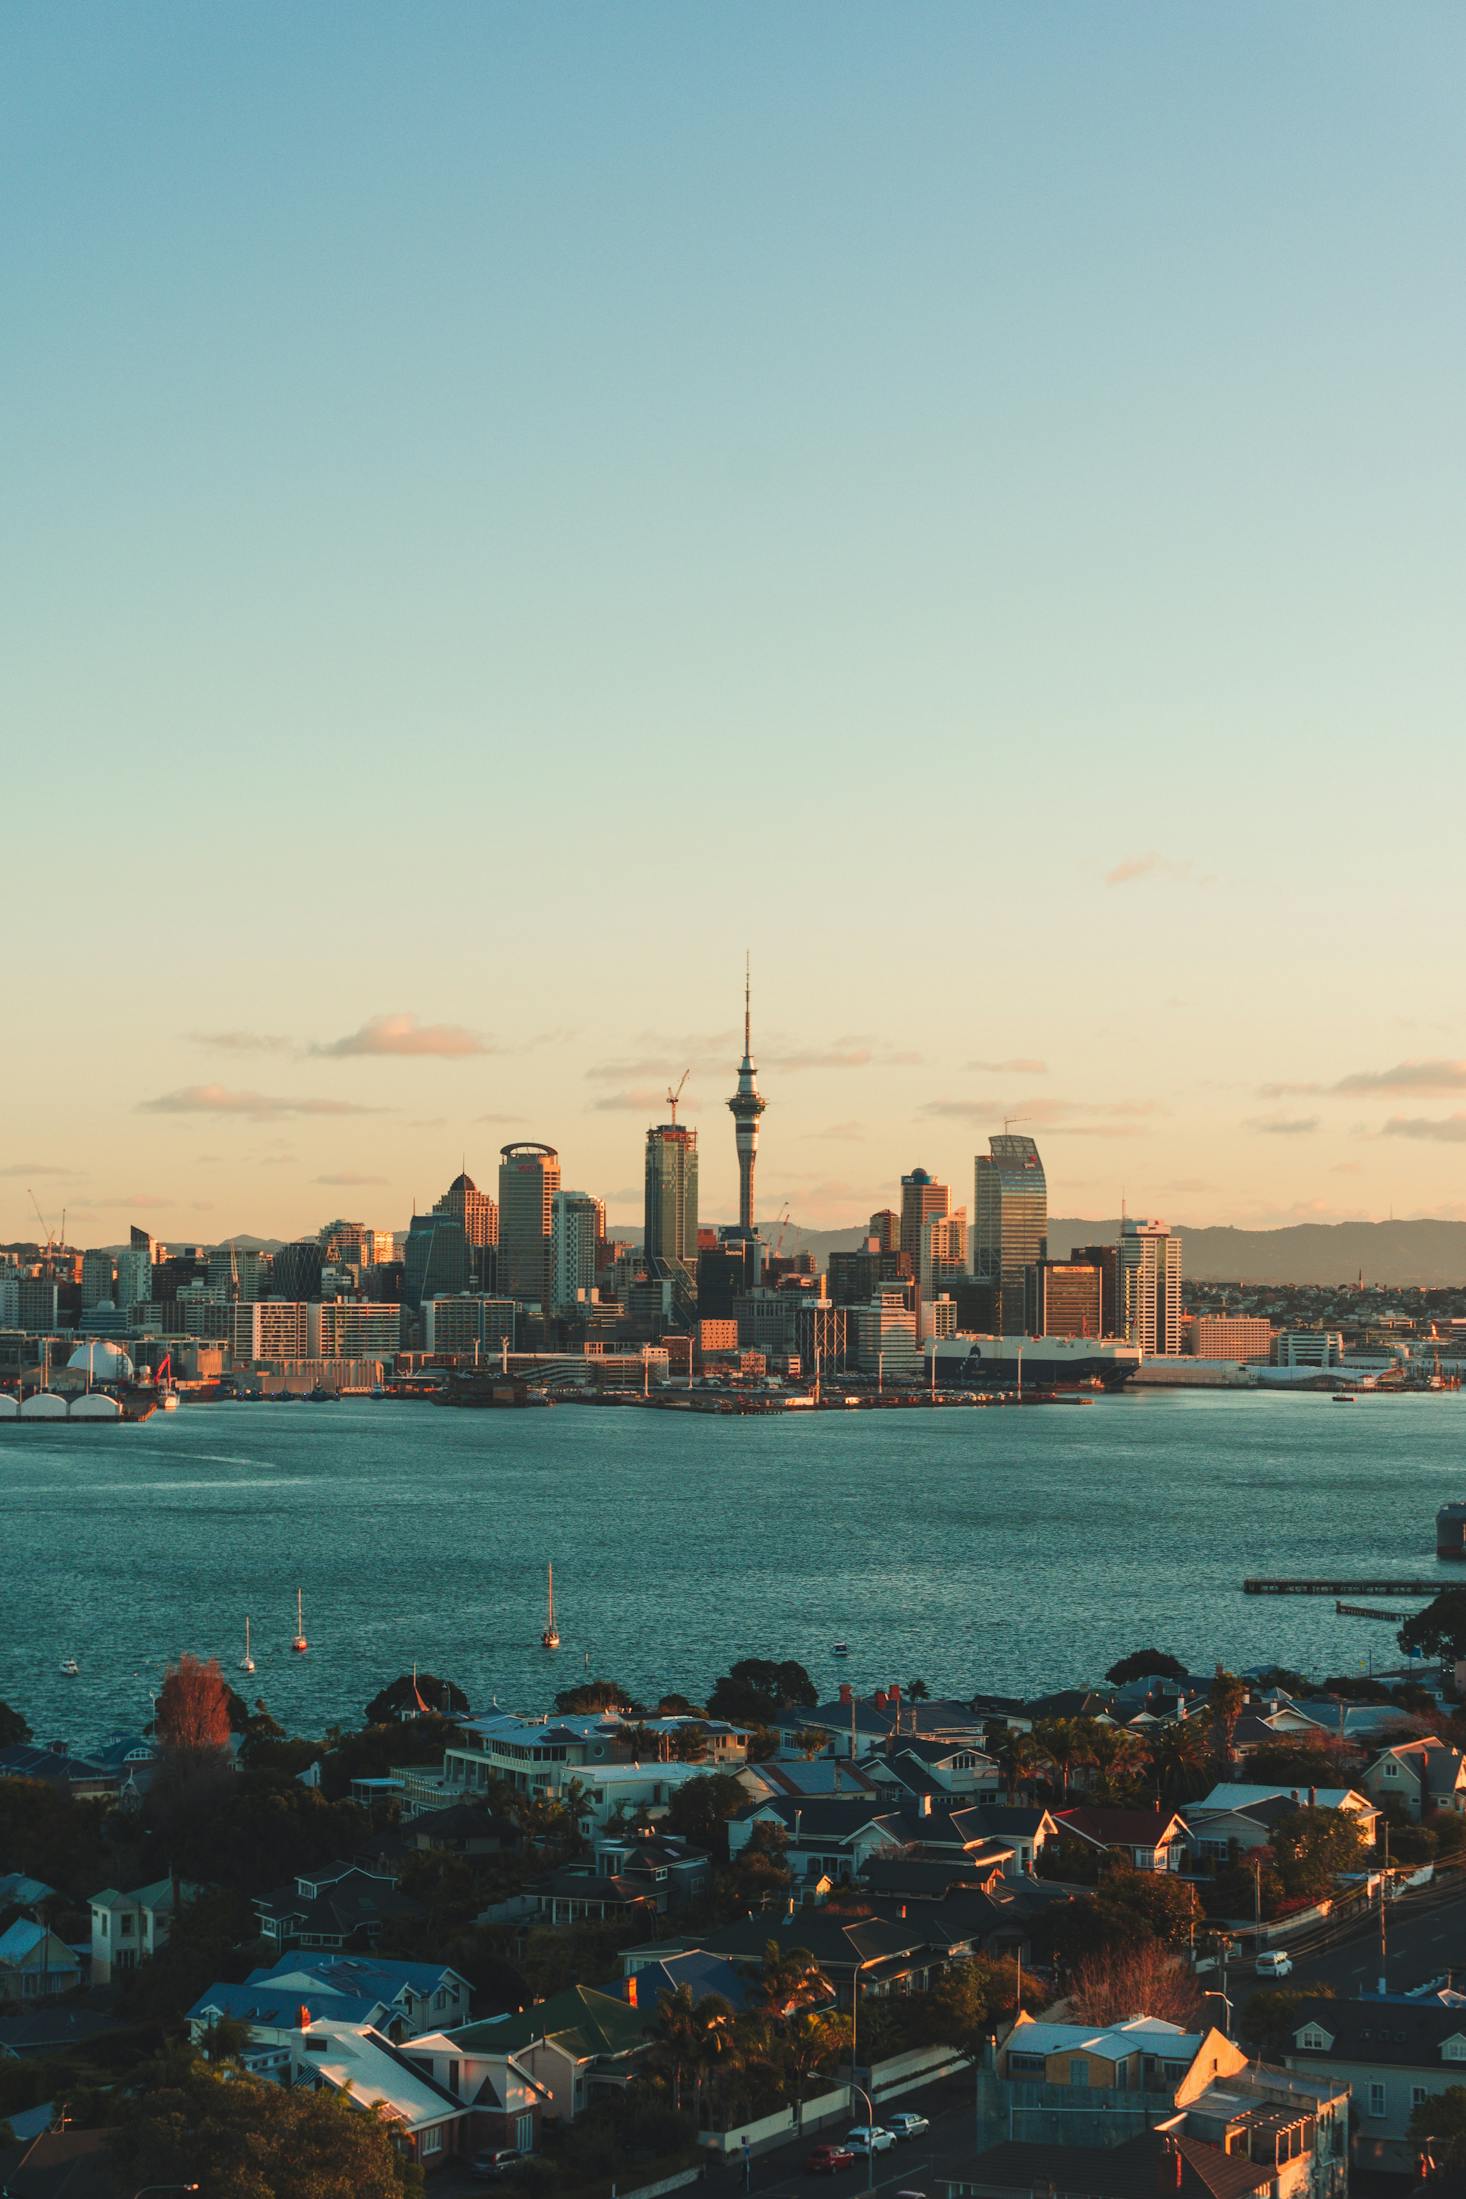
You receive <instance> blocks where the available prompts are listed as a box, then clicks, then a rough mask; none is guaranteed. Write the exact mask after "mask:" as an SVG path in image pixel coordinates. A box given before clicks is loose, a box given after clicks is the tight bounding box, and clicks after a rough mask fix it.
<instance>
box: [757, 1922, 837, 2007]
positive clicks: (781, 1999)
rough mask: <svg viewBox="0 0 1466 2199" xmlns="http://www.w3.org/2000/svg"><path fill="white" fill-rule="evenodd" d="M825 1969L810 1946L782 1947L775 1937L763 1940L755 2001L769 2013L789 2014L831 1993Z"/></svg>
mask: <svg viewBox="0 0 1466 2199" xmlns="http://www.w3.org/2000/svg"><path fill="white" fill-rule="evenodd" d="M829 1990H830V1988H829V1985H828V1983H827V1981H826V1979H825V1976H824V1973H823V1971H822V1970H821V1969H820V1966H819V1964H818V1963H817V1962H816V1961H815V1959H814V1956H813V1955H812V1954H811V1953H810V1951H809V1949H808V1948H807V1947H781V1946H780V1945H779V1942H778V1941H777V1940H776V1939H771V1940H767V1941H766V1942H765V1944H764V1963H763V1969H762V1970H761V1971H760V1973H759V1980H758V1984H757V1986H756V1987H755V1989H754V1993H755V2005H756V2006H757V2007H758V2008H759V2009H761V2010H762V2012H763V2013H764V2014H765V2015H768V2016H787V2015H789V2014H790V2013H791V2012H792V2011H793V2010H795V2009H797V2008H807V2007H808V2006H809V2005H810V2003H811V2002H812V2001H816V2000H823V1999H824V1998H825V1997H826V1996H827V1994H828V1993H829Z"/></svg>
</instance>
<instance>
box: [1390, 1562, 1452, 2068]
mask: <svg viewBox="0 0 1466 2199" xmlns="http://www.w3.org/2000/svg"><path fill="white" fill-rule="evenodd" d="M1396 1639H1397V1640H1398V1641H1399V1644H1400V1647H1401V1648H1402V1649H1403V1650H1404V1652H1405V1654H1406V1655H1407V1656H1412V1655H1414V1654H1415V1653H1416V1652H1417V1651H1419V1652H1420V1654H1421V1655H1422V1656H1426V1657H1434V1658H1436V1659H1438V1661H1439V1662H1440V1663H1441V1664H1456V1663H1458V1662H1459V1661H1460V1659H1461V1658H1463V1657H1466V1588H1443V1589H1442V1590H1441V1593H1440V1594H1439V1595H1438V1596H1436V1597H1433V1598H1432V1600H1431V1601H1430V1602H1429V1603H1428V1604H1427V1605H1426V1607H1425V1609H1424V1610H1423V1611H1417V1612H1416V1613H1415V1615H1414V1617H1413V1618H1409V1619H1407V1620H1406V1621H1405V1624H1404V1625H1403V1626H1402V1627H1401V1629H1400V1631H1399V1634H1398V1636H1397V1637H1396ZM1455 2089H1457V2088H1456V2087H1454V2086H1453V2087H1452V2090H1455Z"/></svg>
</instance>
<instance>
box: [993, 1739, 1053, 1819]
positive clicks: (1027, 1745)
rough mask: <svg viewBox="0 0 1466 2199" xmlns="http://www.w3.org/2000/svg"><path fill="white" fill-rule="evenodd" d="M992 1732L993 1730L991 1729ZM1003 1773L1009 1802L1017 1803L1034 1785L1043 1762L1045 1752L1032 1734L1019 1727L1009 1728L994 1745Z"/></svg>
mask: <svg viewBox="0 0 1466 2199" xmlns="http://www.w3.org/2000/svg"><path fill="white" fill-rule="evenodd" d="M989 1730H991V1729H989ZM992 1747H993V1751H994V1753H995V1755H996V1756H997V1759H998V1763H999V1766H1000V1767H1001V1770H1002V1773H1003V1785H1004V1787H1005V1788H1006V1789H1007V1794H1008V1800H1009V1802H1017V1800H1018V1799H1019V1796H1020V1795H1021V1794H1023V1792H1024V1791H1025V1789H1027V1788H1029V1787H1031V1786H1032V1784H1033V1775H1034V1773H1035V1771H1036V1770H1037V1769H1038V1766H1039V1763H1040V1762H1041V1760H1042V1756H1043V1751H1042V1750H1041V1749H1040V1747H1039V1745H1038V1743H1037V1741H1036V1740H1035V1739H1034V1737H1033V1735H1032V1734H1031V1733H1025V1732H1023V1731H1022V1729H1021V1728H1020V1727H1018V1726H1009V1727H1007V1728H1006V1729H1005V1731H1004V1732H1003V1733H1002V1734H1000V1735H999V1737H998V1739H997V1740H996V1741H995V1742H994V1743H993V1744H992Z"/></svg>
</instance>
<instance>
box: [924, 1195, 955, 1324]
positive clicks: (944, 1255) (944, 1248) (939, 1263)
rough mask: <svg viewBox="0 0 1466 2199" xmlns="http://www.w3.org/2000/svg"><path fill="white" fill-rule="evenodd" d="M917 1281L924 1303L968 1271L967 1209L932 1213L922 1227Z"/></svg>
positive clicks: (950, 1285) (950, 1286) (948, 1288)
mask: <svg viewBox="0 0 1466 2199" xmlns="http://www.w3.org/2000/svg"><path fill="white" fill-rule="evenodd" d="M916 1274H917V1283H918V1287H919V1288H920V1291H921V1298H922V1303H923V1304H926V1302H927V1301H928V1300H929V1299H932V1298H935V1297H937V1296H938V1294H939V1293H940V1292H942V1291H944V1290H950V1289H951V1288H952V1286H953V1284H955V1283H956V1282H958V1281H959V1280H961V1279H963V1278H965V1276H966V1274H967V1212H966V1209H965V1208H963V1207H960V1206H959V1207H958V1209H957V1211H956V1213H955V1214H929V1215H928V1216H927V1219H926V1220H925V1222H924V1223H923V1224H922V1229H921V1258H920V1261H919V1262H918V1264H917V1270H916Z"/></svg>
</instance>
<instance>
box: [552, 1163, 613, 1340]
mask: <svg viewBox="0 0 1466 2199" xmlns="http://www.w3.org/2000/svg"><path fill="white" fill-rule="evenodd" d="M605 1217H606V1209H605V1207H604V1205H603V1204H602V1202H601V1201H600V1200H599V1199H596V1198H592V1196H591V1194H590V1193H589V1192H588V1191H557V1192H556V1193H555V1196H554V1198H553V1199H552V1200H551V1202H550V1262H551V1271H552V1274H553V1276H554V1282H553V1285H552V1287H551V1291H550V1304H551V1305H552V1307H553V1308H554V1310H555V1312H556V1313H566V1312H569V1311H571V1310H572V1309H573V1308H574V1307H576V1306H580V1305H586V1304H588V1303H589V1300H590V1295H591V1292H592V1291H593V1290H594V1288H595V1282H596V1266H597V1261H598V1258H599V1248H600V1245H601V1241H602V1239H603V1238H604V1236H605V1230H606V1218H605Z"/></svg>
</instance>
